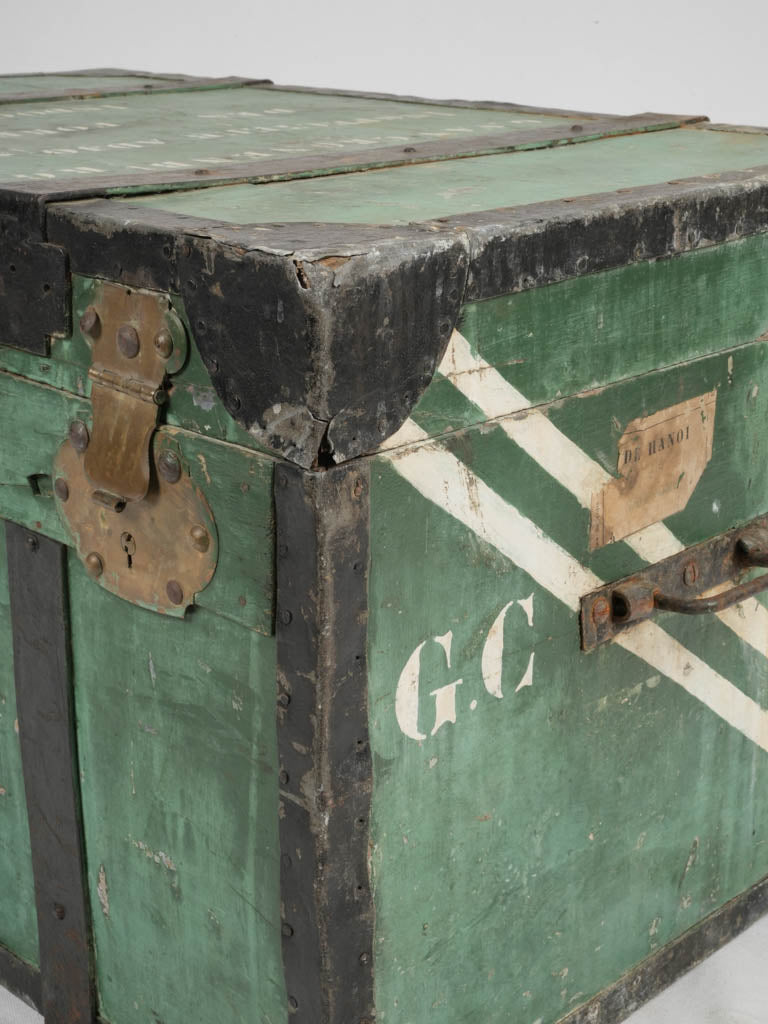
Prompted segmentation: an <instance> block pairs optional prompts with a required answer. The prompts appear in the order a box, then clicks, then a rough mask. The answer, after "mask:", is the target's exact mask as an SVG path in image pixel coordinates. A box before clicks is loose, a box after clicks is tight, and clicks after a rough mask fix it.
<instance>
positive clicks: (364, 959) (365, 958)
mask: <svg viewBox="0 0 768 1024" xmlns="http://www.w3.org/2000/svg"><path fill="white" fill-rule="evenodd" d="M370 959H371V954H370V953H361V954H360V963H361V964H367V963H368V962H369V961H370Z"/></svg>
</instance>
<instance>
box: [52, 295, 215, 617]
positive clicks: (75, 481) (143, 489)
mask: <svg viewBox="0 0 768 1024" xmlns="http://www.w3.org/2000/svg"><path fill="white" fill-rule="evenodd" d="M90 299H91V304H90V305H89V306H88V307H87V309H86V310H85V311H84V312H83V313H82V316H81V317H80V330H81V331H82V333H83V336H84V337H85V339H86V340H87V341H88V343H89V344H90V346H91V353H92V365H91V368H90V370H89V371H88V377H89V379H90V382H91V404H92V409H93V420H92V424H91V426H90V427H89V426H88V425H87V424H86V423H84V422H82V421H80V420H77V421H75V422H74V423H72V424H71V425H70V429H69V438H68V440H67V441H65V442H64V443H63V444H62V446H61V448H60V449H59V451H58V453H57V455H56V458H55V461H54V493H55V495H56V498H57V501H58V506H59V511H60V513H61V516H62V518H63V520H64V522H65V523H66V524H67V526H68V528H69V530H70V533H71V534H72V538H73V540H74V543H75V546H76V548H77V552H78V554H79V556H80V558H81V559H82V561H83V562H84V564H85V567H86V570H87V571H88V573H89V575H91V576H92V577H93V578H94V579H96V580H98V582H99V583H100V584H101V585H102V586H104V587H106V589H107V590H110V591H112V593H114V594H118V595H119V596H120V597H123V598H125V599H126V600H128V601H131V602H133V603H134V604H139V605H142V606H144V607H146V608H152V609H154V610H155V611H160V612H164V613H170V614H176V615H183V614H184V611H185V609H186V608H187V607H188V606H189V605H190V604H192V602H193V600H194V596H195V594H196V593H198V592H199V591H201V590H202V589H203V588H204V587H205V586H206V585H207V584H208V583H209V582H210V580H211V578H212V576H213V573H214V571H215V568H216V561H217V535H216V525H215V523H214V520H213V516H212V514H211V511H210V509H209V507H208V503H207V502H206V500H205V498H204V496H203V494H202V492H201V491H200V490H199V488H197V487H196V486H195V484H194V483H193V481H192V480H191V478H190V476H189V473H187V472H185V470H184V466H183V460H182V459H181V457H180V452H179V451H178V450H177V449H174V448H173V447H171V446H170V445H169V444H168V443H167V442H166V443H163V442H160V443H159V444H156V443H154V441H153V435H154V434H155V430H156V428H157V424H158V416H159V411H160V407H161V406H162V405H163V404H164V403H165V401H166V399H167V391H166V384H167V381H168V379H169V378H170V377H171V376H172V375H173V374H175V373H178V372H179V370H180V369H181V368H182V366H183V365H184V362H185V360H186V356H187V335H186V331H185V329H184V325H183V323H182V321H181V319H180V318H179V316H178V314H177V313H176V312H175V310H174V308H173V305H172V302H171V301H170V299H169V298H168V296H167V295H162V294H159V293H157V292H149V291H144V290H139V289H131V288H124V287H122V286H120V285H115V284H108V283H106V282H94V284H93V287H92V293H91V295H90ZM153 454H154V464H153Z"/></svg>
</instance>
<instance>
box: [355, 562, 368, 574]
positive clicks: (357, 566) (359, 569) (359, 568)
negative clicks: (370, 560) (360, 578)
mask: <svg viewBox="0 0 768 1024" xmlns="http://www.w3.org/2000/svg"><path fill="white" fill-rule="evenodd" d="M364 568H365V566H364V565H363V563H362V562H355V564H354V565H353V566H352V569H353V571H354V572H362V571H363V569H364Z"/></svg>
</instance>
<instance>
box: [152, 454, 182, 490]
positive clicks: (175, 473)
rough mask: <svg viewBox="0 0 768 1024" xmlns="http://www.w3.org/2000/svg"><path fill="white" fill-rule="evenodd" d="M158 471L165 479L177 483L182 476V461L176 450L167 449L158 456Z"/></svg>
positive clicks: (170, 482)
mask: <svg viewBox="0 0 768 1024" xmlns="http://www.w3.org/2000/svg"><path fill="white" fill-rule="evenodd" d="M157 471H158V473H159V474H160V476H161V477H162V478H163V480H166V481H167V482H168V483H169V484H175V483H177V482H178V480H179V479H180V478H181V463H180V462H179V457H178V455H176V454H175V452H172V451H170V450H169V449H167V448H166V449H165V451H163V452H160V455H159V456H158V458H157Z"/></svg>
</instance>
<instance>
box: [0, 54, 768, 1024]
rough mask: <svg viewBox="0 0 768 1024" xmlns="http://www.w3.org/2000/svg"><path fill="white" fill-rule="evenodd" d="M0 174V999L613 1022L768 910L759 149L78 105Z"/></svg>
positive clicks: (384, 1020)
mask: <svg viewBox="0 0 768 1024" xmlns="http://www.w3.org/2000/svg"><path fill="white" fill-rule="evenodd" d="M0 182H2V184H1V185H0V403H1V404H0V412H1V414H2V419H1V420H0V423H1V429H2V445H0V517H2V518H4V519H5V520H6V521H7V523H6V529H5V531H4V532H3V533H0V568H1V570H2V571H0V637H2V643H3V647H4V650H5V655H6V656H5V657H4V658H3V659H2V661H1V662H0V665H2V667H0V981H2V983H3V984H4V985H6V986H7V987H8V988H10V989H12V990H13V991H15V992H16V993H18V994H21V995H22V996H23V997H24V998H25V999H26V1000H27V1001H29V1002H30V1003H32V1004H33V1005H35V1006H37V1007H38V1008H39V1009H40V1010H41V1012H43V1013H44V1015H45V1020H46V1024H91V1022H96V1021H104V1022H111V1024H144V1022H146V1024H219V1022H220V1021H227V1022H228V1024H229V1022H232V1024H235V1022H242V1024H255V1022H259V1024H289V1022H295V1024H373V1022H374V1021H375V1022H378V1024H430V1022H435V1024H437V1022H439V1024H463V1022H466V1021H469V1020H478V1021H480V1020H482V1021H484V1022H486V1024H508V1022H514V1024H554V1022H556V1021H566V1020H567V1021H568V1022H569V1024H611V1022H616V1021H619V1020H622V1019H623V1018H624V1017H625V1016H626V1015H627V1013H629V1012H630V1011H631V1010H632V1009H634V1008H635V1007H636V1006H638V1005H640V1004H641V1003H642V1002H643V1001H644V1000H646V999H648V998H649V997H650V996H652V995H653V994H655V993H656V992H657V991H659V990H660V989H661V988H662V987H663V986H664V985H666V984H668V983H669V981H671V980H672V979H673V978H674V977H676V976H677V975H678V974H680V973H681V972H683V971H684V970H686V969H687V968H689V967H690V966H692V965H693V964H694V963H696V962H697V961H698V960H700V959H701V958H703V957H704V956H706V955H707V954H708V953H710V952H712V951H713V950H714V949H716V948H717V947H718V946H720V945H721V944H722V943H723V942H725V941H727V940H728V939H729V938H730V937H732V936H733V935H734V934H736V933H737V932H738V931H740V930H741V929H742V928H744V927H745V926H746V925H747V924H749V923H750V922H751V921H752V920H754V919H755V917H756V916H757V915H758V914H760V913H762V912H763V911H764V910H765V909H766V906H767V905H768V881H766V879H767V878H768V677H767V676H766V657H768V608H767V607H766V604H765V598H764V597H763V596H762V595H761V587H762V583H761V582H760V581H761V579H762V577H761V576H760V569H759V568H758V567H761V566H763V565H766V564H768V520H766V518H765V517H766V516H767V515H768V435H766V431H765V428H764V424H765V420H766V415H767V414H768V348H766V339H768V289H766V278H767V276H768V213H767V212H766V211H767V210H768V131H763V130H760V129H753V128H743V127H728V126H723V125H713V124H711V123H709V122H708V121H706V119H704V118H697V117H674V116H668V115H659V114H641V115H637V116H635V117H610V116H608V115H601V114H586V113H578V114H575V113H574V112H571V111H553V110H537V109H534V108H529V107H520V106H514V105H511V104H496V103H461V102H458V101H455V102H453V101H452V102H442V101H441V102H434V101H426V100H417V99H413V98H409V97H403V98H398V97H390V96H373V95H364V94H360V93H341V92H329V91H322V90H307V89H301V88H293V87H281V86H274V85H273V84H272V83H269V82H265V81H243V80H236V79H227V80H203V79H191V78H183V77H172V76H151V75H145V76H140V75H135V74H130V73H128V72H109V71H96V72H79V73H76V74H74V73H73V74H72V75H52V76H44V75H41V76H19V77H7V78H3V79H0ZM673 609H677V610H673ZM691 612H692V613H694V614H687V613H691Z"/></svg>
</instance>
